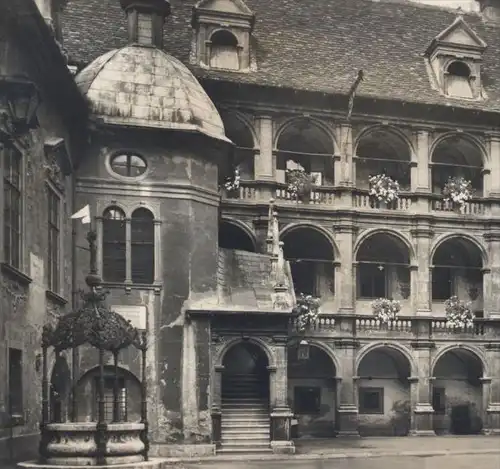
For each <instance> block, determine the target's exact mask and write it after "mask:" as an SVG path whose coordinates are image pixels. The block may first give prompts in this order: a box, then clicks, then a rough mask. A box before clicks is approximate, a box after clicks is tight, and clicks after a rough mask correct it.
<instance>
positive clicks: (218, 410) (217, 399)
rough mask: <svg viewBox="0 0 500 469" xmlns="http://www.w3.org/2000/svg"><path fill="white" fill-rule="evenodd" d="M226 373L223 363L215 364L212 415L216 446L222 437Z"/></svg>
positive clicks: (219, 443)
mask: <svg viewBox="0 0 500 469" xmlns="http://www.w3.org/2000/svg"><path fill="white" fill-rule="evenodd" d="M223 373H224V366H223V365H215V367H214V370H213V371H212V377H213V383H212V402H211V404H212V405H211V410H210V413H211V416H212V443H214V444H215V446H216V447H220V445H221V437H222V426H221V423H222V374H223Z"/></svg>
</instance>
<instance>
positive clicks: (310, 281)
mask: <svg viewBox="0 0 500 469" xmlns="http://www.w3.org/2000/svg"><path fill="white" fill-rule="evenodd" d="M282 241H283V243H284V245H283V254H284V256H285V259H286V260H287V261H289V262H290V269H291V271H292V279H293V286H294V289H295V293H296V294H297V295H299V294H300V293H304V294H307V295H313V296H316V297H321V298H322V303H323V304H325V303H326V302H327V301H328V300H329V299H330V300H332V299H333V296H334V294H335V266H334V251H333V246H332V244H331V242H330V241H329V240H328V239H327V237H326V236H325V235H324V234H322V233H321V232H320V231H318V230H315V229H313V228H310V227H298V228H295V229H293V230H290V231H288V232H286V233H285V234H284V235H283V236H282Z"/></svg>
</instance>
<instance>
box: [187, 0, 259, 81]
mask: <svg viewBox="0 0 500 469" xmlns="http://www.w3.org/2000/svg"><path fill="white" fill-rule="evenodd" d="M254 21H255V15H254V14H253V12H252V11H251V10H250V9H249V8H248V7H247V6H246V5H245V3H244V2H243V1H242V0H201V1H200V2H198V3H197V4H196V5H195V6H194V8H193V17H192V26H193V28H194V31H195V41H194V44H193V49H194V50H193V52H194V53H193V54H192V59H193V61H194V63H196V64H198V65H201V66H202V67H206V68H210V69H219V70H233V71H239V72H245V71H249V70H250V68H254V66H255V64H253V61H252V58H251V57H252V51H251V34H252V30H253V25H254Z"/></svg>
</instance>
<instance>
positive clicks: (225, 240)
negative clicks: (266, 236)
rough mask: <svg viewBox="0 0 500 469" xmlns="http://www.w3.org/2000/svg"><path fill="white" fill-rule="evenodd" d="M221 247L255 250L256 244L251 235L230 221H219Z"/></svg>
mask: <svg viewBox="0 0 500 469" xmlns="http://www.w3.org/2000/svg"><path fill="white" fill-rule="evenodd" d="M219 248H222V249H232V250H239V251H249V252H255V244H254V241H253V239H252V238H251V237H250V235H248V234H247V233H246V232H245V230H243V229H242V228H240V227H239V226H238V225H236V224H234V223H231V222H228V221H222V222H220V223H219Z"/></svg>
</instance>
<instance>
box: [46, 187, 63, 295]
mask: <svg viewBox="0 0 500 469" xmlns="http://www.w3.org/2000/svg"><path fill="white" fill-rule="evenodd" d="M46 191H47V212H48V216H47V232H48V239H47V288H48V290H49V291H51V292H53V293H56V294H60V293H61V291H62V284H63V281H62V273H63V272H62V271H63V269H62V259H63V258H64V253H63V246H64V245H63V211H62V209H63V197H62V194H61V193H60V192H59V191H58V190H57V189H56V188H55V187H54V186H53V185H52V184H50V183H49V182H47V183H46ZM51 197H53V198H54V199H57V215H56V217H55V218H52V214H51V201H50V199H51ZM55 223H56V224H55ZM53 232H56V233H57V242H56V246H57V256H56V262H55V269H56V272H54V264H53V261H54V259H53V257H52V256H51V234H52V233H53ZM54 274H56V275H55V276H54ZM53 277H55V280H56V283H55V284H54V283H53V281H54V278H53Z"/></svg>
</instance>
